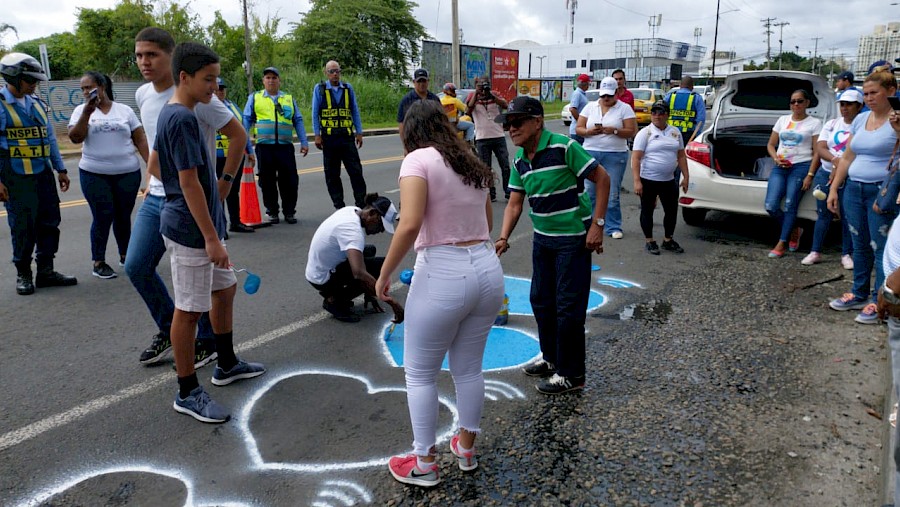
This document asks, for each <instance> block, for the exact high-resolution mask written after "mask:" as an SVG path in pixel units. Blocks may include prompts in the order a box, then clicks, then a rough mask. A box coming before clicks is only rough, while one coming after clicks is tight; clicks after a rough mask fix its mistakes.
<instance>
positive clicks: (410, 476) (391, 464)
mask: <svg viewBox="0 0 900 507" xmlns="http://www.w3.org/2000/svg"><path fill="white" fill-rule="evenodd" d="M417 459H418V458H417V457H416V455H415V454H407V455H406V456H394V457H393V458H391V459H390V461H388V469H389V470H390V471H391V475H393V476H394V479H397V480H398V481H400V482H402V483H403V484H411V485H413V486H424V487H426V488H430V487H432V486H437V485H438V484H440V482H441V476H440V473H439V472H438V466H437V461H435V462H434V463H433V464H432V465H431V466H430V467H428V469H427V470H422V469H421V468H419V467H418V466H417V464H416V461H417Z"/></svg>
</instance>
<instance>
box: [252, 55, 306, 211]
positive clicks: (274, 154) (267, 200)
mask: <svg viewBox="0 0 900 507" xmlns="http://www.w3.org/2000/svg"><path fill="white" fill-rule="evenodd" d="M263 86H264V88H265V89H264V90H263V91H258V92H256V93H251V94H250V96H249V97H248V98H247V105H246V106H245V107H244V128H245V129H246V130H247V132H250V128H251V127H253V126H254V125H256V160H257V167H258V170H257V172H258V174H259V187H260V188H261V189H262V194H263V206H265V207H266V214H267V215H269V221H270V222H271V223H273V224H277V223H279V222H280V220H279V218H278V212H279V211H280V208H279V206H278V195H279V192H280V194H281V206H282V208H283V211H284V221H285V222H287V223H289V224H296V223H297V218H296V217H295V215H296V214H297V194H298V192H299V191H300V176H299V175H298V174H297V159H296V158H295V155H294V133H293V131H294V130H296V131H297V137H299V138H300V153H302V154H303V156H304V157H305V156H306V154H307V153H309V142H308V141H307V140H306V129H305V128H304V126H303V115H301V114H300V110H299V109H298V108H297V102H296V101H295V100H294V98H293V97H292V96H291V95H289V94H287V93H284V92H282V91H281V74H280V73H279V72H278V69H276V68H275V67H266V68H265V69H264V70H263Z"/></svg>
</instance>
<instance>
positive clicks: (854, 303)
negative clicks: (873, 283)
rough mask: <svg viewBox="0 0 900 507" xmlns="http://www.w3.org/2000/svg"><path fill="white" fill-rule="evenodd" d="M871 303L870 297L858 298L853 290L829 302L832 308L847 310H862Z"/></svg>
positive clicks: (840, 310)
mask: <svg viewBox="0 0 900 507" xmlns="http://www.w3.org/2000/svg"><path fill="white" fill-rule="evenodd" d="M867 304H869V300H868V299H863V298H858V297H856V296H854V295H853V293H852V292H847V293H845V294H844V295H843V296H841V297H839V298H837V299H835V300H834V301H832V302H830V303H828V306H830V307H831V309H832V310H837V311H839V312H845V311H847V310H862V309H863V308H865V307H866V305H867Z"/></svg>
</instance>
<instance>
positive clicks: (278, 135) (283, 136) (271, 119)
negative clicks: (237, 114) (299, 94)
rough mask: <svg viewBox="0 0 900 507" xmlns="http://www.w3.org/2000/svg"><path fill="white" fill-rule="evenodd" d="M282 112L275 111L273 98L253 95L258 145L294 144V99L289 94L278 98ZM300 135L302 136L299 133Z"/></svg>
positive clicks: (261, 93) (261, 94)
mask: <svg viewBox="0 0 900 507" xmlns="http://www.w3.org/2000/svg"><path fill="white" fill-rule="evenodd" d="M278 103H279V104H280V105H281V110H282V112H281V113H279V112H276V111H275V102H274V101H273V100H272V97H267V96H265V95H263V92H256V93H255V94H254V95H253V112H254V113H256V144H278V143H282V144H292V143H293V142H294V133H293V132H294V122H293V118H294V98H293V97H291V96H290V95H288V94H286V93H285V94H282V95H279V96H278ZM298 134H300V133H299V132H298Z"/></svg>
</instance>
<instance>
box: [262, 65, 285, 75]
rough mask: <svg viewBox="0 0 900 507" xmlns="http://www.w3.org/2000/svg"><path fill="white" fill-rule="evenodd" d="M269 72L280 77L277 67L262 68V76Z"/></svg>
mask: <svg viewBox="0 0 900 507" xmlns="http://www.w3.org/2000/svg"><path fill="white" fill-rule="evenodd" d="M269 72H271V73H272V74H275V75H276V76H278V77H281V73H280V72H278V67H266V68H265V69H263V76H265V75H266V74H268V73H269Z"/></svg>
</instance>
